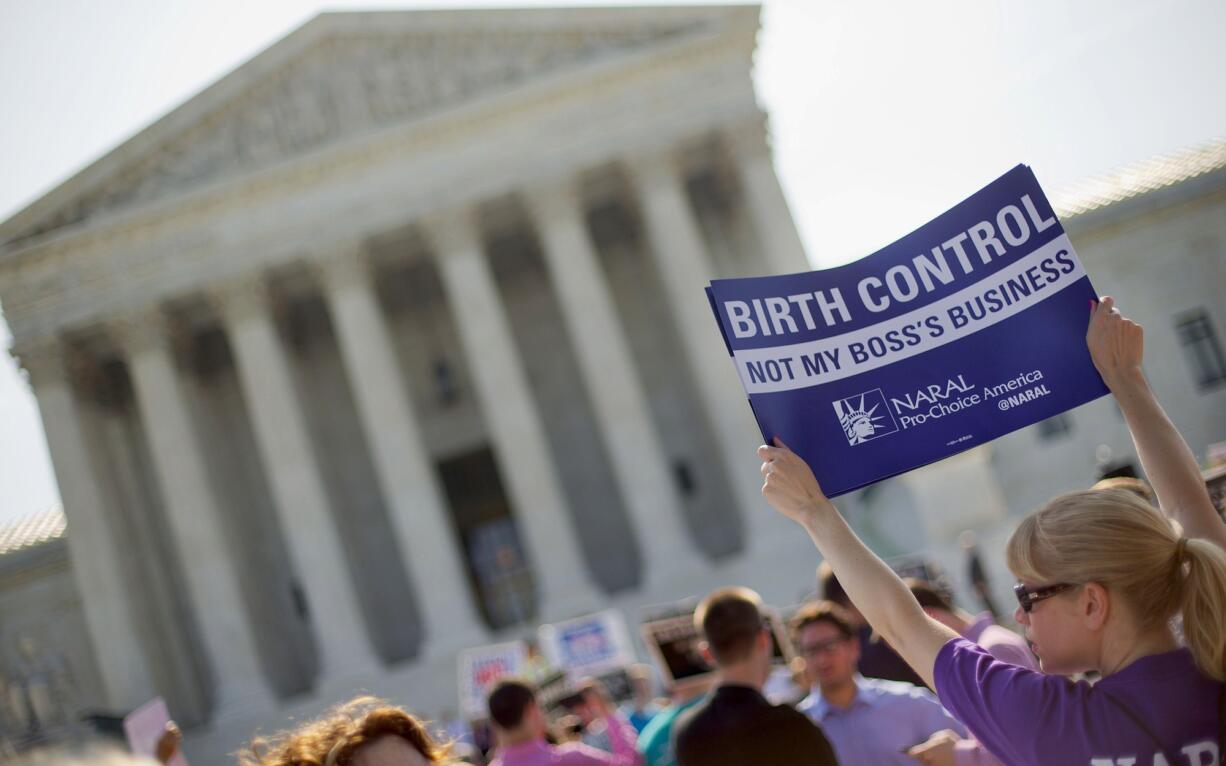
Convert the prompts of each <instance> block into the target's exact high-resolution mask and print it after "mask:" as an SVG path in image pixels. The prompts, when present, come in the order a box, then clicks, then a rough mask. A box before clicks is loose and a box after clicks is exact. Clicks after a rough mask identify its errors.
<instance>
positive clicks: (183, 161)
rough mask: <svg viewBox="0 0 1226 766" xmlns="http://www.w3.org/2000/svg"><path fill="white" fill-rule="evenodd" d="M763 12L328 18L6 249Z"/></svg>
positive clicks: (46, 203) (84, 175) (210, 91)
mask: <svg viewBox="0 0 1226 766" xmlns="http://www.w3.org/2000/svg"><path fill="white" fill-rule="evenodd" d="M757 14H758V6H757V5H730V6H670V7H626V8H539V9H538V8H534V9H498V10H458V11H457V10H453V11H380V12H343V13H323V14H320V15H319V16H317V17H315V18H314V19H312V20H311V21H309V22H307V23H306V24H304V25H303V26H302V27H299V28H298V29H297V30H296V31H294V32H292V33H291V34H289V35H288V36H287V37H285V38H283V39H282V40H281V41H279V42H278V43H276V44H274V45H273V46H271V47H270V48H268V49H266V50H265V51H264V52H262V53H260V54H259V55H257V56H256V57H255V58H253V59H251V60H250V61H248V62H247V63H245V64H243V65H242V66H240V67H239V68H238V69H236V70H234V71H233V72H231V73H230V74H229V75H227V76H225V77H223V78H222V79H221V80H219V81H217V82H216V83H214V84H213V85H211V86H209V87H208V88H206V89H205V90H204V91H202V92H200V93H199V94H197V95H195V96H194V97H192V98H190V99H189V100H188V101H186V102H185V103H184V104H182V105H180V106H179V107H177V108H176V109H174V110H172V111H171V112H170V113H168V114H167V115H166V116H164V117H163V118H161V119H159V120H158V121H156V122H155V123H153V124H152V125H150V126H149V127H147V128H145V129H144V130H142V131H140V132H139V133H137V134H136V135H135V136H133V137H132V138H131V139H129V140H128V141H126V142H124V143H123V144H121V145H119V146H118V147H116V148H115V149H114V150H112V151H110V152H108V153H107V154H105V155H103V156H102V157H101V158H99V159H98V160H96V161H95V162H93V163H91V164H90V165H89V166H87V167H86V168H85V169H84V170H82V171H81V172H79V173H77V174H76V175H75V176H73V177H72V178H70V179H69V180H67V181H65V182H64V183H62V184H60V185H59V186H58V187H56V188H55V189H53V190H52V191H51V192H49V193H47V194H46V195H44V196H43V197H42V198H40V199H39V200H37V201H36V202H34V203H33V204H31V205H29V206H28V207H27V208H25V209H24V210H22V211H21V212H19V213H17V214H16V215H14V216H13V217H12V218H10V219H9V220H8V221H6V222H4V223H3V224H0V248H5V249H9V248H12V247H13V246H20V243H21V242H22V241H28V240H31V239H32V238H36V237H40V236H42V235H45V234H48V233H50V232H53V231H56V230H60V229H65V228H67V227H70V226H73V225H74V224H78V223H81V222H83V221H85V220H87V219H91V218H95V217H100V216H104V215H107V214H109V213H112V212H117V211H120V210H124V209H128V208H134V207H138V206H140V205H141V204H143V203H145V202H150V201H153V200H155V199H164V198H166V197H167V195H170V196H173V195H175V194H180V193H185V192H188V191H191V190H192V189H195V188H199V187H200V186H202V185H205V184H208V183H210V182H216V181H218V180H222V179H225V178H227V177H228V176H239V175H242V174H244V173H247V172H251V171H256V170H260V169H262V168H266V167H271V166H274V165H276V164H278V163H280V162H284V161H287V160H290V159H293V158H295V157H299V156H302V155H304V154H307V153H309V152H312V151H316V150H319V149H322V148H324V147H327V146H329V145H331V144H334V143H336V142H339V141H342V140H345V139H350V138H354V137H357V136H361V135H363V134H365V133H369V132H372V131H376V130H380V129H383V128H386V127H388V126H390V125H394V124H396V123H400V122H410V121H413V120H417V119H428V118H429V117H430V116H431V115H432V114H435V113H438V112H441V111H445V110H447V109H449V108H452V107H455V106H457V105H461V104H463V103H465V102H469V101H476V100H480V99H481V98H482V97H483V96H486V95H488V94H493V93H495V92H500V91H505V90H507V89H510V88H514V87H515V86H517V85H519V84H522V83H526V82H528V81H530V80H532V79H533V78H538V77H544V76H548V75H551V74H555V73H561V72H564V71H565V70H566V69H568V68H579V67H581V66H583V65H585V64H593V63H598V62H602V61H608V60H613V59H616V58H617V57H619V56H627V55H631V54H635V53H641V52H643V51H646V50H648V49H650V48H652V47H653V46H661V45H666V44H669V43H671V42H674V41H678V40H680V39H682V38H684V37H686V36H688V35H691V34H703V33H711V32H713V31H716V30H719V29H720V28H743V27H744V26H745V25H746V23H749V24H751V25H752V26H753V28H755V29H756V24H757Z"/></svg>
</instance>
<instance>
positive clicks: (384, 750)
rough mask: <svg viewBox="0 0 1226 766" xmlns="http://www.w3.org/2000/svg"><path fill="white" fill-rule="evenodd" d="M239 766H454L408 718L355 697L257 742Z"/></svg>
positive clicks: (240, 757) (245, 751)
mask: <svg viewBox="0 0 1226 766" xmlns="http://www.w3.org/2000/svg"><path fill="white" fill-rule="evenodd" d="M238 763H239V766H425V764H434V763H438V764H456V763H460V762H459V761H457V760H455V758H454V756H453V755H452V753H451V748H450V746H449V745H446V744H440V743H437V742H435V741H434V739H433V737H431V736H430V733H429V732H428V731H427V730H426V727H425V726H424V725H423V724H422V722H421V721H419V720H418V719H417V718H416V717H415V716H414V715H413V714H412V713H409V712H407V711H405V710H404V709H402V708H399V707H396V706H394V705H391V704H389V703H388V702H386V701H384V700H381V699H378V698H375V697H355V698H354V699H352V700H349V701H348V702H345V703H343V704H340V705H337V706H336V707H334V708H332V709H331V710H329V711H328V712H327V713H325V714H324V715H323V716H321V717H320V718H317V719H315V720H313V721H308V722H306V723H304V724H302V725H300V726H297V727H295V728H293V729H287V730H285V731H282V732H280V733H277V734H274V735H272V736H270V737H256V738H255V739H253V740H252V742H251V744H250V745H248V746H247V747H246V748H244V749H243V750H242V751H240V752H239V754H238Z"/></svg>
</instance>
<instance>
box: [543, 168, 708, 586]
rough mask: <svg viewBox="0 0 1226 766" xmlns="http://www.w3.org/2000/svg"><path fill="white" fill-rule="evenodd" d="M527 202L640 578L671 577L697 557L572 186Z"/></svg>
mask: <svg viewBox="0 0 1226 766" xmlns="http://www.w3.org/2000/svg"><path fill="white" fill-rule="evenodd" d="M528 202H529V205H530V206H531V209H532V212H533V214H534V216H535V218H536V222H537V225H538V227H539V229H540V232H541V239H542V245H543V249H544V257H545V263H546V265H547V268H548V269H549V273H550V277H551V279H552V281H553V285H554V289H555V291H556V292H557V295H558V300H559V302H560V303H561V306H562V314H563V316H564V317H565V319H566V329H567V332H568V333H569V335H570V338H571V346H572V347H573V348H574V350H575V353H576V355H577V356H578V358H579V369H580V371H581V373H582V376H583V382H584V385H585V386H586V387H587V391H588V395H589V398H590V399H591V401H592V406H593V407H594V408H595V410H596V417H597V419H598V420H599V422H600V432H601V437H602V438H603V439H604V440H605V443H606V445H607V446H608V448H609V455H610V457H611V458H612V463H613V472H614V474H615V476H616V477H617V482H618V486H619V487H620V488H621V491H622V495H623V496H624V497H625V498H626V501H627V504H628V506H629V508H630V514H631V517H632V518H633V519H634V526H635V528H636V532H637V538H638V541H639V546H640V549H641V550H642V552H643V566H644V569H645V570H646V571H645V575H646V576H645V578H644V579H645V583H644V584H645V585H647V586H648V587H651V586H654V585H660V584H664V583H668V582H671V581H675V575H676V573H678V572H692V571H694V570H696V569H699V568H701V567H702V562H701V561H700V560H699V558H698V556H697V555H695V550H696V545H695V543H694V541H693V540H692V539H691V538H690V535H689V533H688V531H687V530H686V527H685V522H684V519H683V517H682V515H681V502H680V497H679V496H678V492H677V488H676V485H675V484H674V482H673V480H672V476H671V474H670V473H669V470H668V460H667V459H666V457H665V455H664V450H663V449H662V448H661V445H660V440H659V438H658V436H657V434H656V430H655V428H654V426H653V425H652V419H651V415H650V412H649V410H648V407H647V398H646V396H645V395H644V393H643V389H642V386H641V384H640V382H639V378H638V375H637V373H636V372H635V369H634V363H633V361H632V356H631V354H630V347H629V345H628V343H627V342H626V337H625V334H624V333H623V331H622V324H621V319H620V318H619V317H618V315H617V309H616V308H615V307H614V304H613V298H612V296H611V295H610V293H609V290H608V287H607V286H606V284H605V280H604V275H603V274H602V273H601V267H600V262H599V260H598V256H597V255H596V251H595V248H594V247H593V245H592V242H591V239H590V238H589V236H588V232H587V225H586V222H585V221H584V218H583V207H582V198H581V196H580V193H579V189H578V188H576V187H574V186H573V185H569V184H558V185H556V186H553V187H547V188H544V189H539V190H534V191H533V193H532V194H531V195H530V196H529V199H528Z"/></svg>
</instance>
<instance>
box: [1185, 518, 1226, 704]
mask: <svg viewBox="0 0 1226 766" xmlns="http://www.w3.org/2000/svg"><path fill="white" fill-rule="evenodd" d="M1182 558H1183V563H1184V565H1185V566H1184V567H1181V568H1186V572H1187V573H1186V575H1185V580H1184V590H1183V601H1182V609H1183V634H1184V640H1185V641H1186V642H1187V644H1188V649H1190V650H1191V651H1192V656H1193V657H1195V658H1196V664H1197V665H1198V666H1199V667H1200V669H1201V670H1202V671H1204V672H1205V673H1207V674H1208V675H1210V676H1213V677H1214V678H1215V679H1217V680H1218V681H1226V551H1223V550H1222V549H1221V548H1219V547H1218V546H1217V545H1216V544H1215V543H1212V542H1210V541H1208V540H1202V539H1197V538H1194V539H1191V540H1187V541H1186V551H1184V552H1183V556H1182Z"/></svg>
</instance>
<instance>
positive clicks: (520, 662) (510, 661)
mask: <svg viewBox="0 0 1226 766" xmlns="http://www.w3.org/2000/svg"><path fill="white" fill-rule="evenodd" d="M456 667H457V670H458V672H459V677H460V707H461V708H462V709H463V711H464V713H465V715H467V716H469V717H470V718H484V717H485V716H486V712H487V711H486V707H485V697H486V695H487V694H489V692H490V690H491V689H493V688H494V684H496V683H498V681H500V680H501V679H503V678H506V677H507V676H522V675H524V674H525V672H526V671H527V667H528V645H527V644H526V643H524V642H523V641H509V642H507V643H505V644H492V645H490V646H480V647H476V648H474V649H465V650H463V651H462V652H460V656H459V660H458V662H457V663H456Z"/></svg>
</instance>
